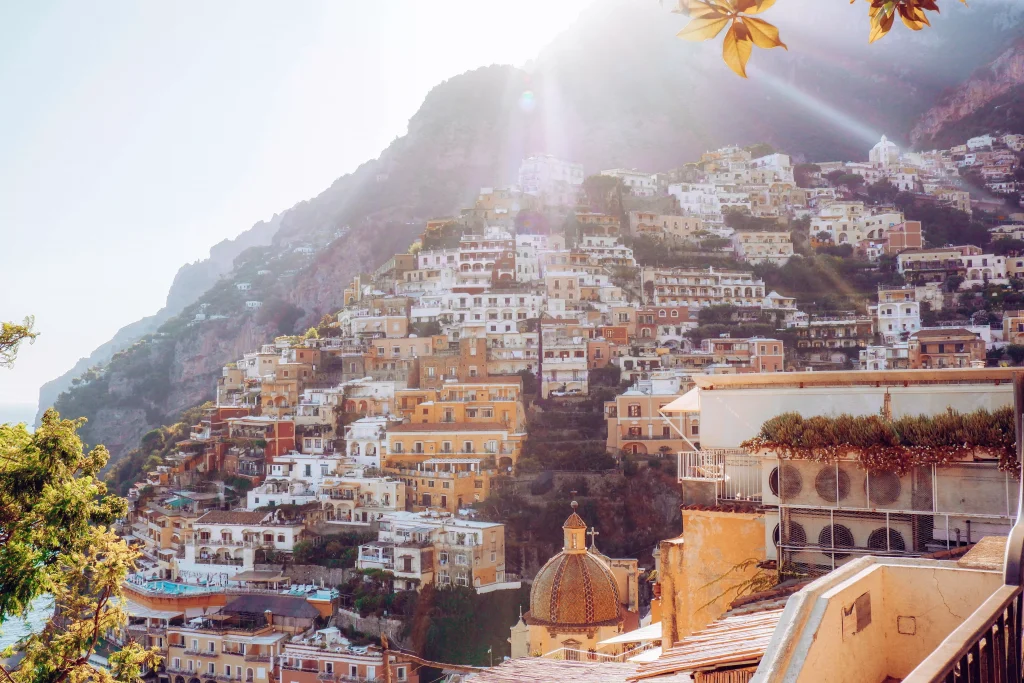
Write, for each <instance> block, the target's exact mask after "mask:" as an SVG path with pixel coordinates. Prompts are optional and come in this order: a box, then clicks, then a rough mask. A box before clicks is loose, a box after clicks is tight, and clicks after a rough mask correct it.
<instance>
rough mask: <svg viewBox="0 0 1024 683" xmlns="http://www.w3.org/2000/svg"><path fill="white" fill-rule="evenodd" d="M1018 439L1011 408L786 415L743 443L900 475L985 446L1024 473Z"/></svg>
mask: <svg viewBox="0 0 1024 683" xmlns="http://www.w3.org/2000/svg"><path fill="white" fill-rule="evenodd" d="M1015 443H1016V440H1015V436H1014V428H1013V410H1012V409H1011V408H1008V407H1007V408H999V409H998V410H995V411H993V412H989V411H988V410H984V409H980V410H975V411H973V412H969V413H959V412H956V411H954V410H949V411H948V412H945V413H941V414H938V415H907V416H904V417H900V418H897V419H886V418H885V417H883V416H880V415H858V416H854V415H846V414H843V415H837V416H835V417H826V416H820V415H819V416H814V417H806V418H805V417H803V416H801V415H800V414H799V413H783V414H782V415H778V416H776V417H773V418H772V419H770V420H768V421H767V422H765V423H764V424H763V425H761V431H760V433H759V434H758V435H757V436H755V437H753V438H752V439H748V440H747V441H745V442H743V444H742V445H743V447H744V448H746V449H748V450H752V451H753V450H761V449H767V450H771V451H774V452H776V453H778V454H779V456H780V457H782V458H794V459H806V460H815V461H819V462H831V461H835V460H838V459H841V458H849V457H853V458H856V459H857V461H858V462H859V463H860V465H861V467H863V468H864V469H866V470H869V471H872V472H895V473H896V474H898V475H901V476H902V475H903V474H906V473H907V472H908V471H909V470H910V469H911V468H913V467H916V466H919V465H947V464H952V463H954V462H957V461H960V460H962V459H963V458H964V457H966V456H970V455H973V454H974V453H975V452H976V451H978V450H981V451H988V452H989V453H991V454H992V455H995V456H997V457H998V458H999V469H1001V470H1003V471H1006V472H1011V473H1013V474H1014V475H1015V476H1019V474H1020V463H1018V462H1017V453H1016V448H1015Z"/></svg>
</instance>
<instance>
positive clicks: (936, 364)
mask: <svg viewBox="0 0 1024 683" xmlns="http://www.w3.org/2000/svg"><path fill="white" fill-rule="evenodd" d="M909 342H910V346H909V353H910V367H911V368H912V369H925V370H928V369H937V368H970V367H975V366H976V365H980V366H982V367H984V364H985V340H984V339H982V338H981V336H979V335H978V334H976V333H974V332H971V331H970V330H965V329H963V328H938V329H924V330H920V331H918V332H915V333H913V334H911V335H910V339H909Z"/></svg>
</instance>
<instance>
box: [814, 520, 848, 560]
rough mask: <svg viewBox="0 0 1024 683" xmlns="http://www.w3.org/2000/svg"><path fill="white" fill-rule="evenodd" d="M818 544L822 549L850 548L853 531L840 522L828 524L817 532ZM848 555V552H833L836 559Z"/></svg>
mask: <svg viewBox="0 0 1024 683" xmlns="http://www.w3.org/2000/svg"><path fill="white" fill-rule="evenodd" d="M818 545H819V546H821V548H822V549H824V550H827V549H830V548H852V547H853V532H852V531H850V529H849V528H848V527H845V526H843V525H842V524H832V525H829V526H827V527H825V528H824V529H822V530H821V533H820V534H818ZM849 556H850V554H849V553H835V558H836V559H837V560H838V559H842V558H844V557H849Z"/></svg>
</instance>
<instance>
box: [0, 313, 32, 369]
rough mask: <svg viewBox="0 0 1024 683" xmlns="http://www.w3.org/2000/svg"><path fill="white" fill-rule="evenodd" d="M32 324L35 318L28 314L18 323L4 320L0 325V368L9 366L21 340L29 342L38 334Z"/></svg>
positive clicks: (12, 362)
mask: <svg viewBox="0 0 1024 683" xmlns="http://www.w3.org/2000/svg"><path fill="white" fill-rule="evenodd" d="M34 324H35V318H33V317H32V316H28V317H26V318H25V320H24V321H23V322H22V323H21V324H20V325H19V324H18V323H9V322H5V323H3V324H2V326H0V368H9V367H11V366H12V365H13V364H14V359H15V358H16V357H17V355H18V349H19V348H20V347H21V344H22V342H24V341H28V342H29V343H30V344H31V343H32V342H34V341H35V339H36V337H38V336H39V333H38V332H36V331H34V330H33V329H32V327H33V325H34Z"/></svg>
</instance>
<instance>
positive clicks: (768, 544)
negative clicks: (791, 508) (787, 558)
mask: <svg viewBox="0 0 1024 683" xmlns="http://www.w3.org/2000/svg"><path fill="white" fill-rule="evenodd" d="M781 531H782V530H781V528H780V527H779V511H778V510H766V511H765V513H764V557H765V559H766V560H778V559H779V540H780V536H781Z"/></svg>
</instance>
